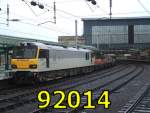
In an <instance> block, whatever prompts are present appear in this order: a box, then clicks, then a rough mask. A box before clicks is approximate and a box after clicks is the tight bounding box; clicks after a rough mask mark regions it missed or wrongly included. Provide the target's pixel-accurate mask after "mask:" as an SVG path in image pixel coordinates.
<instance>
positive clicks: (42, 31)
mask: <svg viewBox="0 0 150 113" xmlns="http://www.w3.org/2000/svg"><path fill="white" fill-rule="evenodd" d="M31 1H32V0H24V1H23V0H0V8H1V9H2V10H1V11H0V34H4V35H11V36H19V37H26V38H34V39H42V40H49V41H57V40H58V38H57V37H58V36H61V35H74V34H75V27H74V26H75V20H76V19H77V20H78V34H79V35H82V34H83V23H82V21H81V18H94V17H95V18H102V17H109V0H96V1H97V5H95V6H94V5H91V3H90V2H86V0H55V1H56V24H54V23H52V22H54V19H53V16H54V14H53V13H54V11H53V2H54V0H34V1H36V2H37V4H43V5H44V9H40V8H39V7H38V6H31V5H30V2H31ZM112 1H113V2H112V14H113V17H136V16H150V7H149V6H150V0H112ZM7 4H9V8H10V15H9V19H10V20H11V19H19V21H18V22H12V21H9V26H7V25H6V23H7V22H6V18H7V14H6V11H7ZM47 21H51V22H48V23H45V24H41V23H43V22H47ZM38 24H41V25H38Z"/></svg>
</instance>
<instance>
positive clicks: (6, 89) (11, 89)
mask: <svg viewBox="0 0 150 113" xmlns="http://www.w3.org/2000/svg"><path fill="white" fill-rule="evenodd" d="M126 65H128V64H126ZM122 66H124V65H123V64H122V65H118V66H115V67H113V68H109V69H107V68H106V69H104V70H103V71H102V72H101V73H100V74H104V73H107V72H111V71H112V70H115V69H120V68H121V67H122ZM94 73H96V72H93V74H94ZM89 75H90V73H89ZM79 76H80V75H77V76H71V77H70V78H69V79H76V78H77V77H79ZM82 76H87V77H88V75H87V74H85V75H82ZM80 77H81V76H80ZM66 80H67V79H66V78H61V79H56V80H55V82H54V81H48V82H45V83H40V84H35V86H34V87H33V86H31V85H28V86H26V85H24V86H23V85H21V86H20V85H15V84H13V86H12V84H11V85H7V86H5V87H3V88H0V91H1V92H0V95H7V94H8V95H9V94H13V93H16V92H18V93H19V92H22V89H23V91H27V90H28V91H29V90H30V91H31V90H34V89H38V88H41V87H46V86H49V85H53V84H57V83H60V82H62V81H66ZM77 80H79V79H77Z"/></svg>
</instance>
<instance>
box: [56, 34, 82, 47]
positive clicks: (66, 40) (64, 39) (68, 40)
mask: <svg viewBox="0 0 150 113" xmlns="http://www.w3.org/2000/svg"><path fill="white" fill-rule="evenodd" d="M76 38H77V43H78V44H80V45H85V38H84V37H82V36H78V37H76V36H58V42H59V43H62V44H66V45H75V44H76Z"/></svg>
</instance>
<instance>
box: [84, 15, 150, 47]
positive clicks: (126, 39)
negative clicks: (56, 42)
mask: <svg viewBox="0 0 150 113" xmlns="http://www.w3.org/2000/svg"><path fill="white" fill-rule="evenodd" d="M82 20H83V23H84V34H83V37H85V44H86V45H92V46H95V47H97V48H99V49H128V48H150V18H148V17H142V18H141V17H137V18H131V17H130V18H112V19H109V18H83V19H82Z"/></svg>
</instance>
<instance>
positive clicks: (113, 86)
mask: <svg viewBox="0 0 150 113" xmlns="http://www.w3.org/2000/svg"><path fill="white" fill-rule="evenodd" d="M143 71H144V68H143V67H136V68H134V69H133V70H131V71H129V72H127V73H125V74H123V75H122V76H119V77H117V78H116V79H113V80H111V81H109V82H106V83H105V84H103V85H99V86H97V87H94V88H91V89H92V92H93V101H92V102H93V103H96V102H97V101H98V97H99V95H98V94H99V92H102V91H103V89H109V91H110V93H113V92H114V91H117V90H118V89H120V88H121V87H123V86H124V85H126V84H127V83H129V82H130V81H131V80H133V79H134V78H135V77H137V76H139V75H140V74H141V73H142V72H143ZM77 90H79V89H77ZM80 92H82V93H81V95H82V96H81V104H80V107H79V108H78V109H70V108H68V109H63V110H58V109H52V108H53V105H51V106H49V107H48V108H47V109H42V110H36V111H33V112H30V113H45V112H48V113H79V112H81V111H82V110H83V106H85V105H86V104H87V103H86V102H85V98H84V97H83V91H81V90H80ZM82 102H83V103H82ZM63 105H67V100H66V102H65V103H63Z"/></svg>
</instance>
